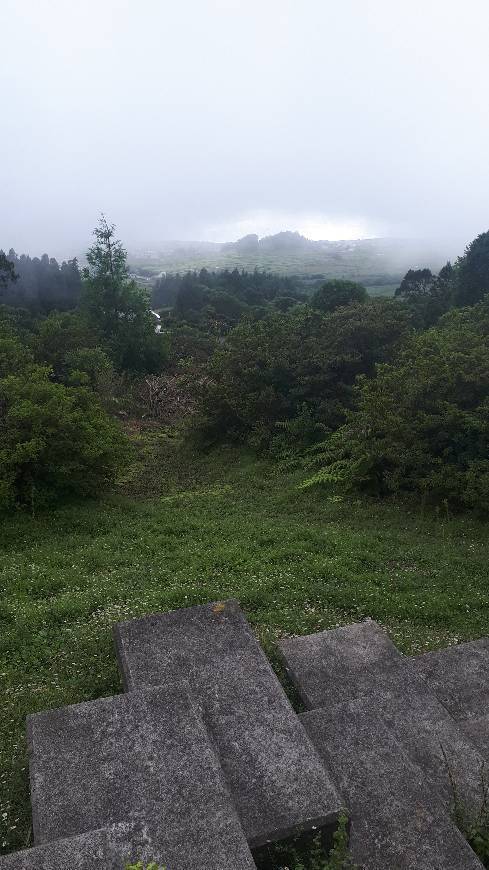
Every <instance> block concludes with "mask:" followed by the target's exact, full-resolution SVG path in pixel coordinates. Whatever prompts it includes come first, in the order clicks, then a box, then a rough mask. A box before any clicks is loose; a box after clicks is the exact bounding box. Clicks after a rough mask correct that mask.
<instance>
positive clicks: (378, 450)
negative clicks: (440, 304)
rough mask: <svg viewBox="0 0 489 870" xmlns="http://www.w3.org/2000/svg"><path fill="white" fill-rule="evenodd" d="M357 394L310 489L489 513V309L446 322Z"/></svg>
mask: <svg viewBox="0 0 489 870" xmlns="http://www.w3.org/2000/svg"><path fill="white" fill-rule="evenodd" d="M357 390H358V405H357V407H356V409H355V410H353V411H352V412H350V413H349V414H348V419H347V422H346V424H345V425H344V426H343V427H341V428H340V429H339V431H338V432H336V433H334V434H333V435H332V436H330V438H329V439H328V440H327V441H326V442H325V443H324V445H323V447H322V448H321V449H320V450H319V452H318V454H317V457H316V459H315V462H316V463H317V464H318V465H319V470H318V471H317V473H316V474H315V475H313V476H312V477H311V478H310V479H309V481H308V483H311V484H312V483H320V482H331V481H333V482H340V483H342V484H343V485H346V486H351V487H359V488H365V489H367V490H369V491H371V492H374V493H377V494H386V493H394V492H398V491H402V490H406V491H411V492H416V493H418V494H419V495H420V496H422V497H425V498H432V499H433V500H436V501H439V502H440V501H444V500H446V501H447V502H448V503H451V504H454V505H459V506H464V507H473V508H478V509H483V510H486V511H487V510H489V302H485V303H481V304H479V305H477V306H474V307H473V308H464V309H462V310H453V311H451V312H449V313H448V314H446V315H445V316H444V317H443V318H442V319H441V320H440V322H439V324H438V325H437V326H436V327H433V328H432V329H429V330H427V331H426V332H424V333H421V334H418V335H416V336H413V337H412V338H411V339H410V340H409V342H408V344H407V346H406V347H405V348H404V349H403V350H402V351H401V352H400V354H399V356H398V357H397V359H396V360H395V361H394V362H392V363H389V364H383V365H380V366H379V367H378V373H377V377H376V378H374V379H367V378H366V377H364V378H363V379H361V380H360V382H359V386H358V388H357Z"/></svg>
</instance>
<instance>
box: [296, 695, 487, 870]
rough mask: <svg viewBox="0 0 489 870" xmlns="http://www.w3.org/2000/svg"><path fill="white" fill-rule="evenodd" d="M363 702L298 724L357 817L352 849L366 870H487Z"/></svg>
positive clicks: (332, 709) (323, 711) (307, 717)
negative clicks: (483, 869)
mask: <svg viewBox="0 0 489 870" xmlns="http://www.w3.org/2000/svg"><path fill="white" fill-rule="evenodd" d="M372 710H373V705H372V704H371V703H370V702H369V700H368V699H367V698H365V697H362V698H357V699H354V700H351V701H345V702H342V703H340V704H337V705H336V706H333V707H330V708H328V709H317V710H313V711H310V712H308V713H303V714H302V715H301V716H300V718H301V721H302V722H303V724H304V726H305V728H306V730H307V731H308V733H309V735H310V736H311V739H312V740H313V742H314V744H315V745H316V747H317V749H318V751H319V752H320V753H321V755H322V757H323V758H324V761H325V763H326V765H327V767H328V769H329V770H331V772H332V774H333V776H334V778H335V781H336V782H337V784H338V787H339V789H340V791H341V793H342V795H343V797H344V798H345V802H346V804H347V806H348V807H349V809H350V813H351V835H350V848H351V852H352V856H353V859H354V861H355V862H357V863H358V864H360V865H362V867H364V868H365V870H394V868H395V870H481V868H482V864H481V863H480V861H479V860H478V858H477V857H476V856H475V854H474V853H473V852H472V850H471V848H470V847H469V845H468V844H467V842H466V840H465V839H464V838H463V836H462V835H461V834H460V832H459V831H458V830H457V828H456V827H455V825H454V824H453V822H452V821H451V818H450V816H449V814H448V813H447V812H446V811H445V809H444V808H443V807H442V806H441V805H440V804H439V803H437V801H436V800H434V799H433V796H432V794H431V792H430V790H429V789H427V788H426V783H425V776H424V772H423V771H422V770H421V768H420V767H419V766H418V765H416V764H414V763H413V762H412V760H411V759H410V758H409V757H408V755H407V753H406V752H405V750H404V748H403V746H402V745H401V744H400V743H399V742H398V741H397V740H396V739H395V737H394V736H393V734H392V733H391V731H390V730H389V728H388V727H387V726H386V725H384V724H383V723H382V721H381V717H375V716H374V717H372Z"/></svg>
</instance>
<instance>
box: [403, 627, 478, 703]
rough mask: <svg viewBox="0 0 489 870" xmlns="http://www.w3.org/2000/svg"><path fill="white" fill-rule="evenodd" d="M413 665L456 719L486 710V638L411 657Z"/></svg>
mask: <svg viewBox="0 0 489 870" xmlns="http://www.w3.org/2000/svg"><path fill="white" fill-rule="evenodd" d="M412 663H413V667H414V669H415V670H416V672H417V673H418V674H419V675H420V676H422V677H423V679H424V680H425V681H426V683H427V685H428V686H429V687H430V689H431V690H432V692H434V694H435V695H436V697H437V698H438V699H439V700H440V701H441V702H442V703H443V704H444V705H445V707H446V708H447V710H449V711H450V713H451V714H452V716H453V717H454V718H455V719H468V718H470V717H471V716H476V717H477V716H479V715H480V714H481V712H483V711H484V710H486V709H488V708H489V638H487V637H483V638H481V639H480V640H474V641H471V642H470V643H461V644H458V645H457V646H450V647H448V648H447V649H442V650H437V651H435V652H428V653H423V655H419V656H413V657H412Z"/></svg>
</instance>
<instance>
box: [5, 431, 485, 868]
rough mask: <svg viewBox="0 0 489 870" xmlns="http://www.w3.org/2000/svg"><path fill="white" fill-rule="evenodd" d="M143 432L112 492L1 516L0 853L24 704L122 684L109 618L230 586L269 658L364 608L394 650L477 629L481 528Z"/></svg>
mask: <svg viewBox="0 0 489 870" xmlns="http://www.w3.org/2000/svg"><path fill="white" fill-rule="evenodd" d="M145 444H146V448H147V449H148V453H149V456H150V457H152V458H155V461H156V464H155V466H154V467H151V466H150V465H149V464H148V463H147V462H146V463H145V461H144V456H143V457H142V458H141V462H140V465H139V466H134V467H133V469H132V475H133V477H134V476H136V478H137V479H136V480H132V482H131V481H126V483H125V491H126V495H118V496H112V497H111V498H109V499H107V500H106V501H104V502H103V503H101V504H85V505H82V506H68V507H65V508H60V509H59V510H57V511H56V512H55V513H52V514H51V515H47V516H39V517H38V518H36V519H32V518H30V517H26V516H14V517H11V518H9V519H8V520H6V521H4V523H3V526H2V534H1V542H0V548H1V569H0V623H1V625H0V628H1V641H0V644H1V646H0V655H1V657H2V662H1V663H0V673H1V679H2V682H3V684H4V685H3V690H2V699H3V714H4V715H3V716H2V726H1V727H2V732H1V734H0V763H1V773H0V788H1V798H0V804H1V806H0V822H1V824H2V836H1V839H0V843H1V846H2V850H3V851H6V850H9V849H12V848H19V847H22V846H24V845H27V844H28V843H29V836H30V835H29V819H30V815H29V805H28V788H27V770H26V766H27V765H26V757H25V743H24V733H25V715H26V713H28V712H32V711H35V710H42V709H44V708H47V707H57V706H61V705H63V704H68V703H74V702H78V701H83V700H87V699H90V698H95V697H98V696H102V695H108V694H111V693H113V692H118V691H120V689H121V687H120V683H119V678H118V673H117V667H116V662H115V656H114V652H113V648H112V641H111V626H112V625H113V623H114V622H116V621H117V620H119V619H126V618H128V617H130V616H132V615H137V614H142V613H147V612H151V611H154V610H166V609H171V608H175V607H184V606H187V605H191V604H196V603H199V602H204V601H209V600H213V599H219V598H225V597H228V596H231V595H233V596H236V597H237V598H239V599H240V601H241V603H242V606H243V607H244V609H245V611H246V613H247V615H248V617H249V619H250V620H251V622H252V623H253V625H254V626H255V627H256V630H257V631H258V634H259V636H260V638H261V640H262V642H263V643H264V644H265V646H266V648H267V650H268V651H269V653H270V654H271V655H272V657H273V644H274V641H275V640H276V638H277V637H278V636H280V635H281V634H284V633H306V632H311V631H316V630H318V629H322V628H329V627H332V626H335V625H337V624H341V623H345V622H350V621H353V620H358V619H362V618H364V617H366V616H371V617H373V618H374V619H377V620H379V621H380V622H381V623H383V624H384V625H386V626H387V628H388V629H389V631H390V632H391V635H392V637H393V638H394V640H395V641H396V642H397V643H398V644H399V646H400V648H401V649H402V650H404V651H406V652H418V651H420V650H423V649H426V648H430V647H436V646H442V645H445V644H447V643H453V642H456V641H457V640H462V639H466V638H475V637H478V636H480V635H482V634H485V633H489V619H488V617H489V586H488V583H487V563H488V556H489V542H488V539H487V526H486V525H483V524H481V523H477V522H476V521H474V520H471V519H467V518H466V519H457V520H455V519H452V518H446V517H445V518H442V517H440V516H439V517H437V516H436V515H433V516H429V517H424V518H423V517H421V515H420V513H419V512H418V511H413V510H408V509H407V508H406V507H403V506H402V505H401V504H393V503H390V504H388V505H385V504H384V505H382V504H377V503H374V502H372V503H368V504H367V503H365V502H358V503H355V502H353V503H345V502H341V501H335V500H329V499H328V497H327V495H326V494H325V493H321V492H311V491H308V492H300V491H298V490H297V489H296V483H297V481H298V480H299V479H300V475H297V474H295V473H292V472H287V473H286V472H284V471H280V470H279V469H277V468H275V469H274V468H272V467H270V466H268V465H266V464H264V463H258V462H256V461H255V460H253V459H252V458H251V457H249V456H247V455H245V454H243V453H239V452H238V451H236V450H233V449H230V448H228V449H222V450H220V451H219V452H218V453H213V454H211V455H209V456H207V457H191V456H190V457H189V456H186V455H182V454H181V453H180V452H179V451H178V450H177V449H176V448H174V447H172V446H171V444H172V443H171V442H170V441H165V440H162V439H158V438H157V437H156V436H154V438H153V444H151V443H150V442H147V441H146V442H145ZM148 444H149V447H148ZM143 446H144V445H143Z"/></svg>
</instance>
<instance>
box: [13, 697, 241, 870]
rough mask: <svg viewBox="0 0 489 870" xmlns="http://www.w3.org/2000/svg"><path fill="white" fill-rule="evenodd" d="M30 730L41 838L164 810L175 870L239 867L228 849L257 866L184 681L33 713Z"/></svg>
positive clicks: (160, 829) (162, 821) (158, 815)
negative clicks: (178, 685) (180, 869)
mask: <svg viewBox="0 0 489 870" xmlns="http://www.w3.org/2000/svg"><path fill="white" fill-rule="evenodd" d="M28 739H29V748H30V753H31V768H30V775H31V797H32V810H33V829H34V842H35V843H37V844H40V843H46V842H49V841H53V840H58V839H61V838H66V837H69V836H74V835H78V834H82V833H87V832H90V831H96V830H98V829H100V828H101V827H104V828H105V827H107V826H110V825H113V824H115V823H118V822H121V823H131V822H132V821H133V820H134V819H139V820H141V819H153V820H154V819H158V823H157V824H156V825H155V824H153V827H152V831H153V834H152V839H151V844H152V846H158V849H157V851H158V854H160V853H161V854H164V855H165V856H166V863H167V864H168V865H169V870H173V867H174V866H175V867H176V866H182V867H188V868H191V867H192V868H193V867H197V866H199V865H201V864H203V866H207V862H209V863H210V865H211V866H212V865H213V862H214V863H215V865H216V867H228V866H231V865H229V863H226V861H228V862H229V860H230V859H229V858H226V857H225V856H233V860H235V861H236V865H237V866H238V867H243V868H248V867H253V863H251V864H250V861H251V857H250V853H249V850H248V846H247V843H246V839H245V837H244V834H243V831H242V828H241V826H240V824H239V821H238V819H237V816H236V813H235V810H234V807H233V805H232V803H231V800H230V798H229V793H228V791H227V788H226V786H225V783H224V780H223V777H222V772H221V769H220V766H219V763H218V760H217V758H216V756H215V754H214V751H213V749H212V747H211V745H210V743H209V740H208V736H207V733H206V730H205V727H204V725H203V723H202V721H201V719H200V717H199V715H198V714H197V711H196V710H195V708H194V706H193V705H192V703H191V701H190V699H189V697H188V695H187V694H186V692H185V688H184V686H183V687H182V688H181V689H179V690H170V689H164V688H157V689H150V690H147V691H143V692H133V693H130V694H128V695H120V696H116V697H114V698H102V699H100V700H97V701H92V702H88V703H84V704H76V705H74V706H71V707H64V708H62V709H60V710H51V711H47V712H44V713H39V714H36V715H34V716H31V717H29V720H28ZM159 834H162V836H163V839H162V841H161V843H160V842H159V841H158V840H157V839H155V837H156V836H157V835H159ZM114 836H115V835H114ZM203 856H206V860H204V857H203ZM213 856H217V857H215V858H213ZM219 862H220V863H219Z"/></svg>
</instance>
